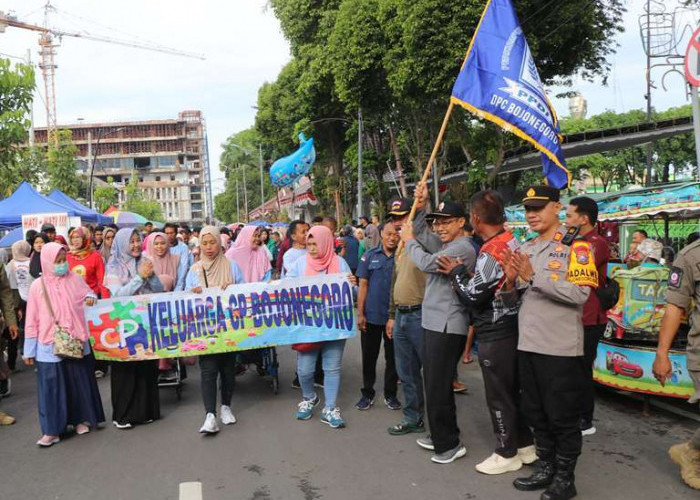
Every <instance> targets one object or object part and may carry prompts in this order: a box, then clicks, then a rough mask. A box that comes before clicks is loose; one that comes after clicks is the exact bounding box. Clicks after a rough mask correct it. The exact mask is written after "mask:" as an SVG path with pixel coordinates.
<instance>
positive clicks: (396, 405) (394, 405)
mask: <svg viewBox="0 0 700 500" xmlns="http://www.w3.org/2000/svg"><path fill="white" fill-rule="evenodd" d="M384 404H385V405H386V407H387V408H389V409H390V410H400V409H401V408H403V406H401V401H399V400H398V399H397V398H396V396H392V397H390V398H384Z"/></svg>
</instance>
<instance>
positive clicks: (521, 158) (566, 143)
mask: <svg viewBox="0 0 700 500" xmlns="http://www.w3.org/2000/svg"><path fill="white" fill-rule="evenodd" d="M692 130H693V117H692V116H684V117H681V118H671V119H668V120H661V121H657V122H646V123H638V124H635V125H626V126H623V127H613V128H607V129H603V130H590V131H587V132H579V133H575V134H565V135H564V136H563V141H562V148H563V150H564V157H565V158H566V159H567V160H571V159H572V158H579V157H582V156H588V155H592V154H595V153H605V152H607V151H614V150H618V149H624V148H629V147H632V146H641V145H644V144H648V143H650V142H654V141H658V140H660V139H666V138H667V137H672V136H674V135H679V134H684V133H686V132H692ZM466 166H467V164H466V163H462V164H459V165H455V166H453V167H451V168H448V169H447V170H446V171H444V172H443V173H442V176H441V177H440V182H441V183H448V184H451V183H454V182H459V181H462V180H464V179H465V178H466V177H467V173H466ZM541 166H542V160H541V157H540V152H539V151H537V150H536V149H535V148H534V147H532V146H531V145H530V144H524V145H523V146H521V147H519V148H516V149H512V150H510V151H507V152H506V154H505V159H504V162H503V165H502V166H501V168H500V170H499V172H498V173H499V174H505V173H510V172H518V171H521V170H529V169H533V168H541ZM493 168H494V167H493V166H490V167H487V170H488V171H492V170H493ZM395 175H396V174H395V173H394V172H393V171H391V172H387V173H386V174H385V175H384V181H385V182H390V183H394V177H395ZM396 182H398V178H397V179H396ZM430 182H432V179H431V180H430ZM414 184H415V183H413V182H411V183H407V184H406V185H407V186H413V185H414Z"/></svg>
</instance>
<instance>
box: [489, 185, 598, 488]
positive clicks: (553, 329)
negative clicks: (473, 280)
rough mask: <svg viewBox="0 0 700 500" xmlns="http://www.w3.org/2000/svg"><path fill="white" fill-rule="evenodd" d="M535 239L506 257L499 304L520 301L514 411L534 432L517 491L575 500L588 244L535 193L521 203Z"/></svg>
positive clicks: (556, 206) (545, 190) (589, 280)
mask: <svg viewBox="0 0 700 500" xmlns="http://www.w3.org/2000/svg"><path fill="white" fill-rule="evenodd" d="M523 205H524V206H525V219H526V220H527V222H528V224H529V225H530V228H531V229H532V230H533V231H534V232H536V233H537V237H536V238H535V239H533V240H530V241H528V242H526V243H524V244H523V245H522V247H521V248H520V250H519V251H518V252H517V253H511V252H508V251H506V254H507V255H506V258H505V259H504V263H505V267H504V272H505V274H506V281H505V283H504V286H503V288H502V289H501V292H500V293H501V294H502V297H503V299H504V301H505V302H510V303H514V302H515V300H517V297H520V299H521V301H522V302H521V306H520V313H519V315H518V328H519V333H520V337H519V340H518V351H519V354H518V361H519V371H520V383H521V387H522V402H521V408H522V412H523V415H524V416H525V419H526V421H527V423H528V424H529V425H530V427H531V428H532V429H533V434H534V437H535V444H536V447H537V456H538V460H537V462H535V471H534V473H533V474H532V475H531V476H529V477H523V478H518V479H516V480H515V481H514V483H513V484H514V486H515V487H516V488H517V489H519V490H522V491H529V490H537V489H544V488H547V489H546V491H545V492H544V493H542V496H541V499H542V500H567V499H569V498H573V497H574V496H576V487H575V486H574V469H575V467H576V460H577V457H578V456H579V455H580V453H581V429H580V419H581V412H582V407H581V401H582V399H583V395H584V391H585V387H586V371H585V361H584V358H583V352H584V350H583V341H584V337H583V324H582V314H583V304H584V303H585V302H586V300H588V296H589V294H590V292H591V290H590V289H591V288H594V287H597V286H598V274H597V270H596V267H595V259H594V256H593V251H592V249H591V246H590V244H589V243H588V242H587V241H585V240H584V239H582V238H576V237H575V231H576V230H575V229H573V230H571V231H569V232H567V231H566V228H565V227H563V226H560V224H559V212H560V211H561V208H562V205H561V203H560V202H559V191H558V190H557V189H555V188H553V187H550V186H534V187H532V188H530V189H528V190H527V193H526V196H525V198H524V199H523Z"/></svg>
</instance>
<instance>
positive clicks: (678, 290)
mask: <svg viewBox="0 0 700 500" xmlns="http://www.w3.org/2000/svg"><path fill="white" fill-rule="evenodd" d="M693 301H694V302H695V306H694V307H693V309H692V311H691V310H690V306H691V303H692V302H693ZM666 302H668V303H669V304H673V305H675V306H678V307H680V308H682V309H685V311H686V312H687V313H688V315H689V316H690V331H689V332H688V346H687V348H686V358H687V365H688V374H689V375H690V378H691V379H692V380H693V385H694V386H695V394H693V396H692V397H691V398H690V401H689V402H690V403H698V402H700V240H698V241H696V242H694V243H691V244H690V245H688V246H686V247H685V248H684V249H683V250H681V251H680V253H679V254H678V257H676V260H674V261H673V267H672V268H671V272H670V273H669V276H668V289H667V290H666ZM691 442H692V443H693V445H694V447H695V448H696V449H698V450H700V429H698V430H697V431H696V432H695V435H694V436H693V439H692V441H691Z"/></svg>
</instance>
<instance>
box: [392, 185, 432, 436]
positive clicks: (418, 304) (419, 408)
mask: <svg viewBox="0 0 700 500" xmlns="http://www.w3.org/2000/svg"><path fill="white" fill-rule="evenodd" d="M412 206H413V199H411V198H403V199H399V200H395V201H393V202H392V203H391V205H389V216H390V217H391V221H392V223H393V224H394V227H395V228H396V230H397V231H399V233H400V232H401V228H402V227H403V224H404V222H405V221H406V219H408V214H409V213H410V211H411V207H412ZM425 281H426V275H425V273H424V272H423V271H421V270H420V269H418V268H417V267H416V265H415V264H414V262H413V261H412V260H411V258H410V257H409V256H408V252H403V253H402V254H401V255H397V256H396V257H395V262H394V272H393V274H392V276H391V296H390V299H389V321H388V322H387V324H386V335H387V337H388V338H390V339H392V340H393V342H394V357H395V358H396V371H397V373H398V375H399V378H400V379H401V388H402V389H403V395H404V403H403V418H402V419H401V421H400V422H399V423H398V424H395V425H392V426H391V427H389V429H388V432H389V434H391V435H392V436H403V435H406V434H410V433H414V432H418V433H420V432H425V424H424V423H423V412H424V409H425V408H424V407H425V401H424V396H423V377H422V376H421V370H422V368H423V326H422V317H423V312H422V305H423V297H424V295H425Z"/></svg>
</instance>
